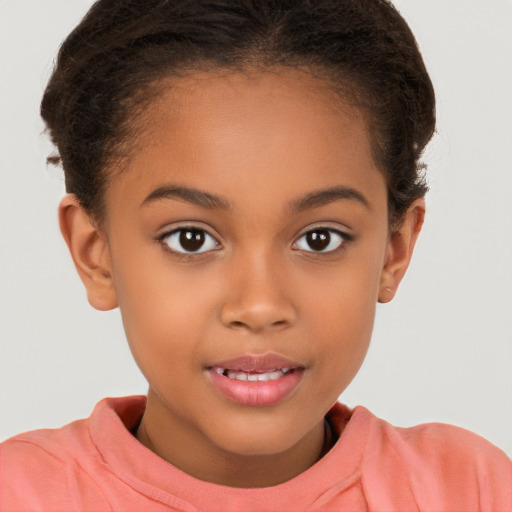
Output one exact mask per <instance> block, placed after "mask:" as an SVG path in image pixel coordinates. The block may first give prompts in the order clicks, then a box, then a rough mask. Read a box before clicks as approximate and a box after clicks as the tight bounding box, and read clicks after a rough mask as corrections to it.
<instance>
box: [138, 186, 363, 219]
mask: <svg viewBox="0 0 512 512" xmlns="http://www.w3.org/2000/svg"><path fill="white" fill-rule="evenodd" d="M160 199H177V200H179V201H185V202H187V203H191V204H194V205H197V206H200V207H202V208H206V209H208V210H233V206H232V204H231V203H230V202H229V201H228V200H227V199H225V198H223V197H221V196H217V195H214V194H210V193H209V192H205V191H202V190H199V189H196V188H191V187H185V186H181V185H166V186H163V187H159V188H157V189H156V190H154V191H153V192H151V194H149V196H147V197H146V199H144V201H143V202H142V206H144V205H146V204H149V203H152V202H154V201H158V200H160ZM340 199H347V200H352V201H356V202H359V203H361V204H362V205H364V206H366V207H367V208H370V203H369V202H368V200H367V199H366V198H365V196H364V195H363V194H361V192H359V191H357V190H356V189H353V188H350V187H345V186H340V185H338V186H334V187H330V188H327V189H321V190H316V191H313V192H310V193H308V194H306V195H305V196H304V197H301V198H299V199H297V200H295V201H292V202H291V203H290V209H291V211H292V212H294V213H299V212H303V211H305V210H309V209H311V208H319V207H321V206H325V205H327V204H329V203H332V202H334V201H337V200H340Z"/></svg>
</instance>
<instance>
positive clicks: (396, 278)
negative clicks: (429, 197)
mask: <svg viewBox="0 0 512 512" xmlns="http://www.w3.org/2000/svg"><path fill="white" fill-rule="evenodd" d="M424 218H425V200H424V199H423V198H419V199H416V200H415V201H414V202H413V203H412V204H411V206H410V207H409V208H408V210H407V212H406V214H405V216H404V219H403V222H402V224H401V225H400V227H399V228H398V229H396V230H395V231H394V232H393V233H391V234H390V236H389V241H388V247H387V251H386V260H385V262H384V267H383V270H382V274H381V280H380V287H379V297H378V301H379V302H382V303H384V302H389V301H391V300H392V299H393V297H394V296H395V294H396V292H397V289H398V285H399V284H400V282H401V281H402V278H403V277H404V275H405V272H406V270H407V268H408V266H409V263H410V261H411V258H412V253H413V251H414V246H415V244H416V241H417V240H418V236H419V234H420V231H421V228H422V226H423V221H424Z"/></svg>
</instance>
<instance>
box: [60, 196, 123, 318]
mask: <svg viewBox="0 0 512 512" xmlns="http://www.w3.org/2000/svg"><path fill="white" fill-rule="evenodd" d="M59 224H60V230H61V233H62V236H63V237H64V240H65V241H66V244H67V246H68V248H69V252H70V253H71V257H72V258H73V262H74V263H75V266H76V269H77V271H78V274H79V276H80V279H81V280H82V282H83V283H84V286H85V288H86V290H87V298H88V300H89V303H90V304H91V306H93V307H94V308H96V309H99V310H101V311H107V310H110V309H114V308H115V307H117V297H116V292H115V287H114V281H113V274H112V264H111V259H110V250H109V246H108V243H107V239H106V237H105V234H104V233H103V231H102V230H101V229H100V228H99V227H98V226H97V225H96V224H95V222H94V221H93V219H92V218H91V217H90V216H89V215H88V214H87V212H86V211H85V210H84V209H83V207H82V206H81V205H80V203H79V202H78V200H77V198H76V196H75V195H73V194H68V195H66V196H65V197H64V198H63V199H62V201H61V203H60V206H59Z"/></svg>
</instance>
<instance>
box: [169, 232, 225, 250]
mask: <svg viewBox="0 0 512 512" xmlns="http://www.w3.org/2000/svg"><path fill="white" fill-rule="evenodd" d="M160 241H161V242H162V243H164V244H165V245H167V246H168V247H169V249H170V250H171V251H173V252H177V253H180V254H198V253H204V252H208V251H212V250H214V249H216V248H217V247H218V246H219V243H218V242H217V240H215V238H213V236H212V235H210V234H209V233H207V232H206V231H205V230H204V229H200V228H187V227H184V228H179V229H175V230H173V231H171V232H169V233H165V234H164V235H162V236H161V237H160Z"/></svg>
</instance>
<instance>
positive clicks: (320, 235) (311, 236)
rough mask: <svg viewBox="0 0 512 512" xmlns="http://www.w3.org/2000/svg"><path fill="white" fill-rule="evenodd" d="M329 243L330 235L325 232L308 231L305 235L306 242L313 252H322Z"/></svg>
mask: <svg viewBox="0 0 512 512" xmlns="http://www.w3.org/2000/svg"><path fill="white" fill-rule="evenodd" d="M330 241H331V235H330V234H329V231H326V230H318V231H310V232H309V233H307V234H306V242H307V244H308V245H309V247H311V249H313V250H314V251H323V250H324V249H325V248H326V247H328V246H329V242H330Z"/></svg>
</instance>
